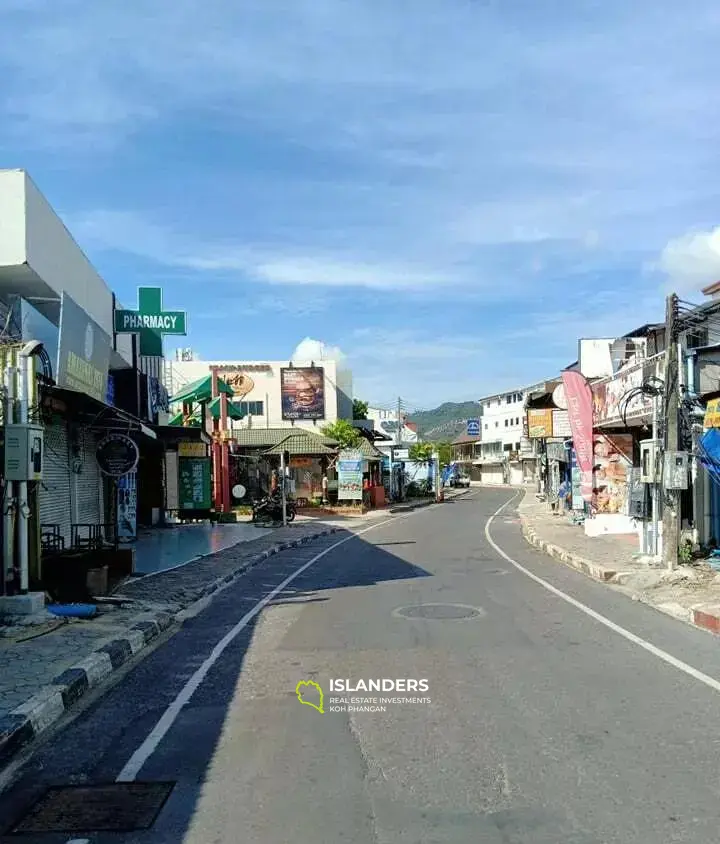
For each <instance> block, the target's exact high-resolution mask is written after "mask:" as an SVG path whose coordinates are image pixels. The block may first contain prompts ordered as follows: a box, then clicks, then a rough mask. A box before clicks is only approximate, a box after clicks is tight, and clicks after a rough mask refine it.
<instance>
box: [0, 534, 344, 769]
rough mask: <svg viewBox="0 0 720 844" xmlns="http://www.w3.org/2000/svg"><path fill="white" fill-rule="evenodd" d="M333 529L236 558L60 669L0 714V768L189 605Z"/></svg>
mask: <svg viewBox="0 0 720 844" xmlns="http://www.w3.org/2000/svg"><path fill="white" fill-rule="evenodd" d="M337 531H338V528H336V527H332V526H331V527H324V528H322V529H318V530H317V531H314V532H313V533H308V534H305V535H304V536H302V537H298V538H297V539H289V540H286V541H284V542H279V543H276V544H275V545H273V546H272V547H271V548H268V549H266V550H264V551H261V552H260V553H258V554H256V555H255V556H253V557H250V558H248V559H245V560H242V561H239V562H238V566H237V568H236V569H234V570H233V571H231V572H229V573H227V574H225V575H223V576H222V577H218V578H217V579H215V580H213V581H212V582H210V583H208V584H207V585H205V586H203V587H200V588H197V589H194V590H192V591H191V592H189V593H186V594H185V595H184V596H183V597H184V601H183V606H181V607H178V608H176V609H174V610H173V611H172V612H167V611H162V610H158V611H156V612H152V613H143V614H142V615H139V616H138V617H137V619H135V620H134V622H133V623H132V625H130V626H129V627H128V628H127V629H126V630H125V632H124V634H123V635H122V636H119V637H118V638H116V639H113V640H112V641H111V642H109V643H108V644H106V645H104V646H103V647H101V648H98V649H97V650H96V651H93V652H92V653H91V654H90V655H89V656H88V657H86V658H85V659H83V660H81V661H80V662H78V663H77V664H76V665H73V666H72V667H71V668H68V669H67V670H66V671H63V673H62V674H60V675H59V676H58V677H56V678H55V679H54V680H53V682H52V683H51V684H50V685H48V686H45V687H44V688H43V689H41V691H39V692H38V693H36V694H35V695H33V697H31V698H30V699H29V700H27V701H26V702H25V703H23V704H21V705H20V706H18V707H16V708H15V709H13V710H12V712H10V713H9V714H8V715H6V716H4V717H0V770H1V769H2V768H3V767H4V766H5V765H7V764H8V762H10V760H11V759H12V758H13V757H14V756H15V755H16V754H17V753H18V752H19V751H20V750H21V749H22V748H23V747H25V746H26V745H28V744H29V743H30V742H32V741H33V740H34V739H35V738H37V737H38V736H39V735H40V734H41V733H43V732H44V731H45V730H47V729H48V728H49V727H51V726H52V725H53V724H55V723H56V722H57V721H58V720H59V719H60V718H61V717H62V716H63V715H64V714H65V713H66V712H67V711H68V710H69V709H70V708H71V707H72V706H74V705H75V704H76V703H77V702H78V701H79V700H80V698H81V697H83V695H85V694H87V692H89V691H90V690H91V689H94V688H95V687H97V686H98V685H100V684H101V683H102V682H103V681H105V680H106V679H107V678H108V677H109V676H110V675H111V674H112V673H113V672H114V671H117V670H118V669H119V668H121V667H122V666H123V665H125V664H126V663H127V662H128V661H129V660H131V659H132V658H133V657H134V656H136V654H138V653H140V652H141V651H142V650H144V649H145V648H147V647H148V645H150V644H151V643H152V642H153V641H154V640H155V639H157V638H158V636H160V634H161V633H163V632H164V631H165V630H168V629H169V628H170V627H172V626H173V624H175V622H176V619H177V616H178V615H179V614H180V613H181V612H182V611H183V609H185V608H186V607H187V606H189V605H190V604H193V603H195V602H196V601H199V600H201V599H202V598H205V597H207V596H209V595H212V594H213V593H215V592H217V591H218V589H220V588H221V587H223V586H226V585H228V584H229V583H231V582H232V581H233V580H235V579H236V578H238V577H239V576H240V575H241V574H243V573H244V572H245V571H247V570H248V569H250V568H252V567H253V566H255V565H257V564H258V563H261V562H263V561H264V560H267V559H268V557H272V556H273V555H275V554H279V553H280V552H281V551H286V550H288V549H289V548H297V547H298V546H299V545H304V544H305V543H307V542H311V541H313V540H315V539H320V538H321V537H324V536H329V535H330V534H333V533H337Z"/></svg>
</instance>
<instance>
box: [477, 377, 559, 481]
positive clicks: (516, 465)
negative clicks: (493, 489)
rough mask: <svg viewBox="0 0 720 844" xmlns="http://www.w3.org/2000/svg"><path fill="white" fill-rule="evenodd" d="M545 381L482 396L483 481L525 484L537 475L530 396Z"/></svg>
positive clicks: (481, 450) (481, 459)
mask: <svg viewBox="0 0 720 844" xmlns="http://www.w3.org/2000/svg"><path fill="white" fill-rule="evenodd" d="M543 384H544V382H540V383H539V384H533V385H531V386H528V387H518V388H516V389H513V390H508V391H507V392H503V393H496V394H494V395H491V396H484V397H483V398H481V399H480V426H481V429H480V433H481V437H482V440H481V443H480V445H479V450H480V462H481V477H482V482H483V483H490V484H502V483H509V484H522V483H527V482H529V481H531V480H533V478H534V473H535V470H536V467H535V464H536V459H535V458H536V448H535V444H534V443H533V441H532V440H530V439H528V437H527V436H526V431H525V425H526V423H525V419H526V414H525V405H526V402H527V399H528V397H529V396H530V395H531V394H532V393H534V392H536V391H537V390H539V389H542V388H543Z"/></svg>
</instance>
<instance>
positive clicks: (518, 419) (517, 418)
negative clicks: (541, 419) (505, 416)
mask: <svg viewBox="0 0 720 844" xmlns="http://www.w3.org/2000/svg"><path fill="white" fill-rule="evenodd" d="M515 424H516V425H519V424H520V417H519V416H516V417H515Z"/></svg>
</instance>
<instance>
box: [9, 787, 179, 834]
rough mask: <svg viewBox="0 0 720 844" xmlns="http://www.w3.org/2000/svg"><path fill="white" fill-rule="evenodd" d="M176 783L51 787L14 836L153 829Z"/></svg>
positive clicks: (12, 832) (17, 826) (16, 827)
mask: <svg viewBox="0 0 720 844" xmlns="http://www.w3.org/2000/svg"><path fill="white" fill-rule="evenodd" d="M174 786H175V783H174V782H119V783H109V784H107V785H78V786H75V785H72V786H56V787H53V788H49V789H48V790H47V791H46V792H45V794H44V795H43V796H42V797H41V798H40V799H39V800H38V802H37V803H36V804H35V805H34V806H33V807H32V808H31V809H30V811H29V812H28V813H27V814H26V815H25V817H24V818H23V819H22V820H21V821H20V822H19V823H17V824H16V825H15V826H14V827H13V829H12V830H11V831H10V834H11V835H27V834H28V833H47V832H65V833H70V832H134V831H135V830H142V829H150V827H151V826H152V825H153V824H154V823H155V820H156V819H157V816H158V815H159V814H160V810H161V809H162V807H163V806H164V805H165V801H166V800H167V799H168V797H169V796H170V792H171V791H172V790H173V787H174Z"/></svg>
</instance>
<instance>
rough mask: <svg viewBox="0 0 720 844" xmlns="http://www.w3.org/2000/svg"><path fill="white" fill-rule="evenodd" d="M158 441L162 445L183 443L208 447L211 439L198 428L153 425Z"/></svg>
mask: <svg viewBox="0 0 720 844" xmlns="http://www.w3.org/2000/svg"><path fill="white" fill-rule="evenodd" d="M153 430H154V431H155V432H156V433H157V437H158V439H159V440H162V442H164V443H178V442H183V441H189V442H202V443H205V444H206V445H209V444H210V443H211V442H212V437H211V436H210V435H209V434H208V433H207V432H205V431H203V429H202V428H200V427H182V426H180V425H172V426H171V425H153Z"/></svg>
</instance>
